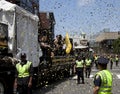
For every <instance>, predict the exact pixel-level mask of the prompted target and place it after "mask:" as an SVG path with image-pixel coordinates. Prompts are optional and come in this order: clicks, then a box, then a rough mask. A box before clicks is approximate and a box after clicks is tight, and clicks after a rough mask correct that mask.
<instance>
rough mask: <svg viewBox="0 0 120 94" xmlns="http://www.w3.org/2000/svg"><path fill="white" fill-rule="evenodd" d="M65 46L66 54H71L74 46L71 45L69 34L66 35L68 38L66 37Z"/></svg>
mask: <svg viewBox="0 0 120 94" xmlns="http://www.w3.org/2000/svg"><path fill="white" fill-rule="evenodd" d="M65 44H66V50H65V51H66V53H67V54H69V53H70V51H71V48H72V44H71V43H70V39H69V35H68V33H66V36H65Z"/></svg>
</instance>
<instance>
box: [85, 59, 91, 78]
mask: <svg viewBox="0 0 120 94" xmlns="http://www.w3.org/2000/svg"><path fill="white" fill-rule="evenodd" d="M91 65H92V60H91V59H90V58H89V57H87V58H86V60H85V74H86V78H89V77H90V73H91Z"/></svg>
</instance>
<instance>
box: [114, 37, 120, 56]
mask: <svg viewBox="0 0 120 94" xmlns="http://www.w3.org/2000/svg"><path fill="white" fill-rule="evenodd" d="M113 51H114V52H115V53H117V54H119V53H120V38H118V39H117V40H114V42H113Z"/></svg>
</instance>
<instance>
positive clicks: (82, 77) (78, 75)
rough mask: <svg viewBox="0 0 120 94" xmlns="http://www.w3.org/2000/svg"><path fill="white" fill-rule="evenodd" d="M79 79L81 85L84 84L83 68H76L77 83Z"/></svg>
mask: <svg viewBox="0 0 120 94" xmlns="http://www.w3.org/2000/svg"><path fill="white" fill-rule="evenodd" d="M80 78H81V79H82V83H84V72H83V68H77V83H78V84H79V83H80Z"/></svg>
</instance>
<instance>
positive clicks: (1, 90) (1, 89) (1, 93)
mask: <svg viewBox="0 0 120 94" xmlns="http://www.w3.org/2000/svg"><path fill="white" fill-rule="evenodd" d="M4 93H5V86H4V84H3V83H2V82H0V94H4Z"/></svg>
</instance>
